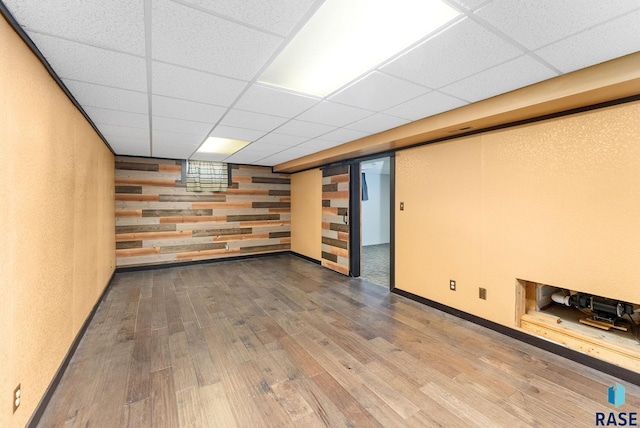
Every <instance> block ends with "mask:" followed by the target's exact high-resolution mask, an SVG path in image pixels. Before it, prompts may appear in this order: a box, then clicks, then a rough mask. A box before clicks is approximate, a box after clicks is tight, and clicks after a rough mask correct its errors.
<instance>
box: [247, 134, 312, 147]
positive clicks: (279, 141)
mask: <svg viewBox="0 0 640 428" xmlns="http://www.w3.org/2000/svg"><path fill="white" fill-rule="evenodd" d="M308 139H309V138H308V137H300V136H296V135H286V134H278V133H275V132H271V133H269V134H267V135H265V136H264V137H262V138H260V139H259V140H258V141H256V144H274V145H279V146H286V147H292V146H297V145H298V144H300V143H303V142H305V141H307V140H308Z"/></svg>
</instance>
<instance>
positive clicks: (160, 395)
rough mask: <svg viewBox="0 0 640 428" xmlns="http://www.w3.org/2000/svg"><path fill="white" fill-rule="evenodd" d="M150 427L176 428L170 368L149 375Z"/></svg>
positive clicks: (177, 424) (176, 416) (176, 406)
mask: <svg viewBox="0 0 640 428" xmlns="http://www.w3.org/2000/svg"><path fill="white" fill-rule="evenodd" d="M150 398H151V425H152V426H153V427H167V428H170V427H177V426H179V424H180V422H179V419H178V403H177V398H176V391H175V388H174V385H173V374H172V372H171V368H166V369H162V370H158V371H156V372H153V373H151V394H150Z"/></svg>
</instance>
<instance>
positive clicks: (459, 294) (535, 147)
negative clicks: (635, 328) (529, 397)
mask: <svg viewBox="0 0 640 428" xmlns="http://www.w3.org/2000/svg"><path fill="white" fill-rule="evenodd" d="M639 117H640V102H636V103H633V104H625V105H620V106H616V107H610V108H607V109H602V110H597V111H592V112H587V113H582V114H579V115H574V116H567V117H564V118H558V119H553V120H548V121H545V122H539V123H535V124H530V125H526V126H520V127H517V128H511V129H507V130H502V131H495V132H492V133H487V134H483V135H478V136H472V137H468V138H461V139H458V140H452V141H450V142H443V143H439V144H433V145H428V146H422V147H418V148H415V149H410V150H405V151H401V152H398V153H397V157H396V173H397V177H396V183H397V185H396V186H397V187H396V190H397V193H396V197H397V199H396V200H397V201H398V203H397V205H399V203H400V202H401V201H402V202H404V203H405V210H404V211H399V210H398V206H396V251H397V253H396V286H397V287H398V288H399V289H402V290H406V291H409V292H411V293H415V294H417V295H420V296H423V297H426V298H428V299H432V300H435V301H437V302H440V303H443V304H445V305H448V306H452V307H455V308H458V309H461V310H463V311H466V312H469V313H472V314H475V315H478V316H481V317H483V318H487V319H489V320H492V321H495V322H498V323H500V324H503V325H507V326H513V325H514V311H515V282H516V278H520V279H524V280H529V281H534V282H539V283H543V284H550V285H555V286H559V287H563V288H569V289H574V290H581V291H584V292H588V293H593V294H597V295H602V296H607V297H612V298H618V299H622V300H626V301H630V302H633V303H640V288H639V287H638V282H637V281H638V278H640V263H639V260H640V197H638V195H640V144H638V138H639V136H640V120H638V118H639ZM450 279H455V280H456V281H457V291H455V292H452V291H449V280H450ZM478 287H485V288H487V293H488V298H487V300H486V301H483V300H480V299H479V298H478Z"/></svg>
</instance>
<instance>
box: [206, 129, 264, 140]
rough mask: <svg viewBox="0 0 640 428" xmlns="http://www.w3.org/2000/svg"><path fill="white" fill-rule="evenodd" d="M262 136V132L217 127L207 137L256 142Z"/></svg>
mask: <svg viewBox="0 0 640 428" xmlns="http://www.w3.org/2000/svg"><path fill="white" fill-rule="evenodd" d="M264 134H265V132H264V131H256V130H255V129H245V128H234V127H232V126H221V125H218V126H216V128H215V129H214V130H213V131H212V132H211V134H209V135H210V136H212V137H221V138H233V139H235V140H243V141H256V140H257V139H259V138H260V137H262V136H263V135H264Z"/></svg>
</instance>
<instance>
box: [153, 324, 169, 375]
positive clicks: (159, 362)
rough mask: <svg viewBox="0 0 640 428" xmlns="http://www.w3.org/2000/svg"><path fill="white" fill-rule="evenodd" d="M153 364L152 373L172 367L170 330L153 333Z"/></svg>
mask: <svg viewBox="0 0 640 428" xmlns="http://www.w3.org/2000/svg"><path fill="white" fill-rule="evenodd" d="M150 352H151V362H150V370H151V371H152V372H155V371H158V370H162V369H166V368H167V367H171V349H170V347H169V329H168V328H166V327H165V328H159V329H157V330H152V331H151V350H150Z"/></svg>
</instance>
